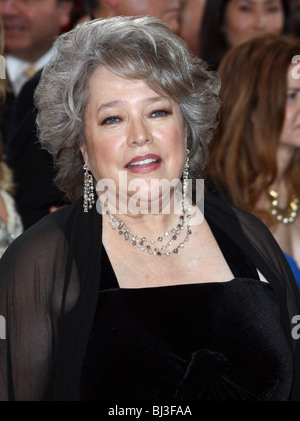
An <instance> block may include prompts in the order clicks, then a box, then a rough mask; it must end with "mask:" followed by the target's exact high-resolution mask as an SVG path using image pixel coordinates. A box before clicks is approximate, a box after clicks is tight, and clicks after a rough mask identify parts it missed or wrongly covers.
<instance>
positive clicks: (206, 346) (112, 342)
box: [81, 226, 293, 402]
mask: <svg viewBox="0 0 300 421" xmlns="http://www.w3.org/2000/svg"><path fill="white" fill-rule="evenodd" d="M211 228H212V230H213V232H214V235H215V237H216V240H217V241H218V243H219V245H220V246H221V249H222V251H223V254H224V256H225V258H226V259H227V262H228V264H229V266H230V267H231V269H232V271H233V273H234V275H235V276H236V277H235V278H234V279H233V280H232V281H230V282H221V283H219V282H217V283H204V284H188V285H176V286H167V287H154V288H141V289H131V288H129V289H122V288H119V286H118V282H117V279H116V276H115V274H114V272H113V269H112V267H111V264H110V261H109V259H108V256H107V254H106V252H105V250H103V253H102V274H103V275H104V274H105V276H102V279H103V280H104V282H102V285H101V284H100V289H101V290H100V292H99V300H98V305H97V311H96V315H95V319H94V323H93V328H92V332H91V337H90V340H89V344H88V348H87V352H86V355H85V360H84V364H83V371H82V377H81V400H93V401H97V400H102V401H110V402H120V401H121V402H122V401H137V400H138V401H154V402H157V401H162V402H170V401H199V400H202V401H203V400H206V401H207V400H219V401H223V400H251V401H253V400H268V401H269V400H275V401H281V400H283V401H285V400H288V398H289V394H290V389H291V384H292V377H293V375H292V372H293V358H292V353H291V352H290V350H289V347H288V344H287V341H286V338H285V337H284V335H283V333H282V330H281V329H280V328H279V326H280V322H279V314H278V308H277V304H276V299H275V296H274V293H273V291H272V288H271V287H270V285H268V284H267V283H265V282H261V281H260V280H259V279H258V275H257V271H256V270H255V267H251V266H250V265H249V263H248V262H247V260H246V259H245V257H244V255H243V254H242V253H241V252H240V249H239V248H238V247H237V246H236V245H235V244H234V243H233V242H232V241H231V240H230V237H228V236H226V235H225V234H223V233H222V232H221V231H220V230H218V229H217V228H216V227H213V226H211ZM266 361H267V362H268V363H267V364H266Z"/></svg>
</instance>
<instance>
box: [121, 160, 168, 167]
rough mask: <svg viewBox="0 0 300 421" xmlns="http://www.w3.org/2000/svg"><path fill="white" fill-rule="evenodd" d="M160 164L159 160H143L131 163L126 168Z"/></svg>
mask: <svg viewBox="0 0 300 421" xmlns="http://www.w3.org/2000/svg"><path fill="white" fill-rule="evenodd" d="M160 162H161V159H153V158H147V159H143V160H141V161H136V162H133V163H132V164H128V165H126V168H136V167H143V166H147V165H151V164H158V163H160Z"/></svg>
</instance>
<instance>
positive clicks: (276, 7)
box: [267, 6, 281, 13]
mask: <svg viewBox="0 0 300 421" xmlns="http://www.w3.org/2000/svg"><path fill="white" fill-rule="evenodd" d="M280 11H281V9H280V7H279V6H273V7H269V8H268V9H267V13H278V12H280Z"/></svg>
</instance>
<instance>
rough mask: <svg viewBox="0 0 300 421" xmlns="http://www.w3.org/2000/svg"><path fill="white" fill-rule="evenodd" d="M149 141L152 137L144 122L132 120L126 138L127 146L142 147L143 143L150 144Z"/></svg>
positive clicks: (137, 119) (138, 119)
mask: <svg viewBox="0 0 300 421" xmlns="http://www.w3.org/2000/svg"><path fill="white" fill-rule="evenodd" d="M151 141H152V137H151V134H150V131H149V129H148V127H147V124H146V122H145V121H143V119H140V118H136V119H134V120H132V122H131V124H130V126H129V133H128V138H127V143H128V146H130V147H132V146H143V145H144V144H145V143H150V142H151Z"/></svg>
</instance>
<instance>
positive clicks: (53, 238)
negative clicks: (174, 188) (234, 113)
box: [0, 195, 300, 401]
mask: <svg viewBox="0 0 300 421" xmlns="http://www.w3.org/2000/svg"><path fill="white" fill-rule="evenodd" d="M205 217H206V219H207V220H208V222H213V223H214V224H215V225H217V226H218V228H219V229H222V230H223V231H224V232H225V233H226V234H228V235H230V237H231V238H232V240H233V241H234V242H236V244H238V245H239V246H240V247H241V249H242V251H243V252H244V253H245V255H246V256H247V257H248V259H249V260H250V261H251V262H252V263H253V264H254V265H255V266H256V267H257V269H258V270H259V271H260V272H261V273H262V274H263V276H264V277H265V278H266V279H267V281H268V282H269V283H270V285H271V286H272V287H273V289H274V291H275V293H276V295H277V298H278V301H279V303H280V309H281V320H282V326H283V329H284V331H285V333H286V336H287V339H288V342H289V343H290V346H291V349H292V350H293V353H294V361H295V364H294V385H293V390H292V391H291V400H300V380H299V378H300V371H299V370H300V353H299V344H298V341H297V340H295V339H293V338H292V334H291V331H292V328H293V327H294V325H293V324H292V322H291V320H292V317H293V316H295V315H298V314H299V315H300V294H299V292H298V288H297V285H296V283H295V280H294V278H293V275H292V273H291V270H290V267H289V265H288V263H287V262H286V260H285V258H284V255H283V253H282V252H281V250H280V249H279V247H278V245H277V243H276V242H275V240H274V239H273V237H272V235H271V234H270V232H269V231H268V229H267V228H266V227H265V226H264V225H263V224H262V223H261V222H260V221H259V220H258V219H257V218H255V217H254V216H252V215H250V214H248V213H246V212H244V211H242V210H240V209H237V208H235V207H234V206H232V205H230V204H229V203H227V202H225V201H223V200H222V199H220V198H218V197H214V196H213V195H209V196H208V197H207V198H206V199H205ZM101 233H102V218H101V215H99V214H98V213H97V211H96V209H95V208H94V209H93V210H92V211H90V212H89V213H87V214H85V213H84V212H83V210H82V200H79V201H78V202H76V203H75V204H73V205H69V206H67V207H66V208H64V209H61V210H59V211H57V212H55V213H53V214H51V215H48V216H46V217H45V218H43V219H42V220H41V221H39V222H38V223H37V224H35V225H34V226H33V227H31V228H29V229H28V230H27V231H25V232H24V234H22V235H21V236H20V237H18V238H17V239H16V240H15V241H14V243H13V244H12V245H11V246H10V247H9V248H8V249H7V251H6V253H5V254H4V256H3V257H2V259H1V260H0V315H1V316H3V317H2V318H1V320H5V324H6V333H5V338H1V339H0V400H54V401H59V400H79V399H80V396H79V385H80V375H81V366H82V361H83V358H84V355H85V349H86V345H87V342H88V339H89V334H90V330H91V326H92V322H93V318H94V314H95V310H96V306H97V297H98V291H99V285H100V282H101V279H100V278H101V264H100V262H101V250H102V243H101Z"/></svg>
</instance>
